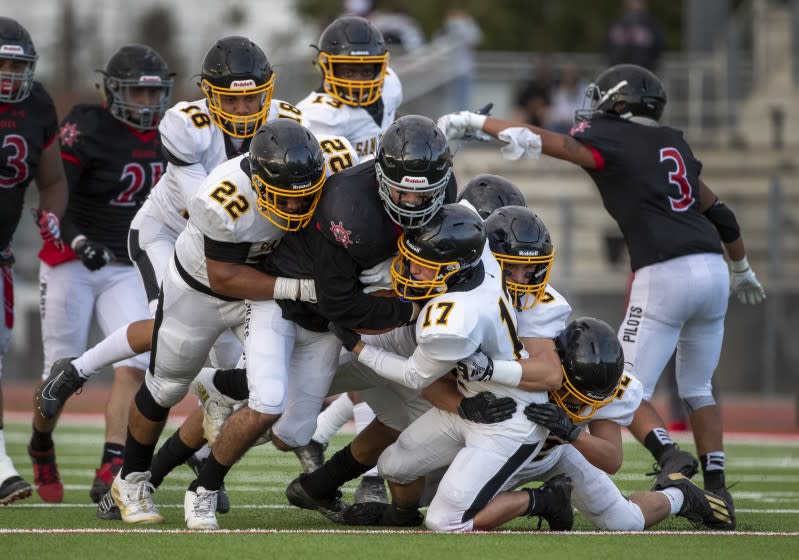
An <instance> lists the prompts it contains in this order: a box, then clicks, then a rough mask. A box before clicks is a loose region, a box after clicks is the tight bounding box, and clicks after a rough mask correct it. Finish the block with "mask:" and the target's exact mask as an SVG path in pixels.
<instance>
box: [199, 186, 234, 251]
mask: <svg viewBox="0 0 799 560" xmlns="http://www.w3.org/2000/svg"><path fill="white" fill-rule="evenodd" d="M213 187H214V185H212V184H209V183H208V182H207V181H206V182H205V183H203V185H202V188H201V189H200V190H199V192H197V193H196V194H195V195H194V196H193V197H192V198H191V199H190V200H189V220H191V223H192V224H194V227H196V228H197V229H198V230H199V231H200V232H201V233H202V234H203V235H204V236H205V237H207V238H210V239H213V240H214V241H216V242H221V243H237V242H238V241H239V240H238V239H237V238H236V229H235V222H234V221H233V220H232V219H230V217H229V216H228V215H227V213H226V212H225V210H224V207H223V206H222V205H221V204H219V203H218V202H217V201H216V200H214V199H213V198H212V197H211V190H212V188H213Z"/></svg>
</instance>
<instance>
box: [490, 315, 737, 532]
mask: <svg viewBox="0 0 799 560" xmlns="http://www.w3.org/2000/svg"><path fill="white" fill-rule="evenodd" d="M555 343H556V345H557V348H558V353H559V355H560V358H561V361H562V363H563V375H564V380H563V387H562V388H561V389H560V390H558V391H553V392H551V393H550V402H548V403H545V404H531V405H528V406H527V407H526V408H525V414H526V416H527V418H528V419H530V420H531V421H532V422H535V423H537V424H540V425H541V426H544V427H545V428H548V429H549V430H550V433H549V437H548V438H547V441H546V444H545V445H544V448H543V449H542V450H541V452H540V453H539V454H538V455H537V456H536V457H535V458H533V460H531V461H530V462H529V463H527V465H526V466H525V467H524V468H522V469H521V470H519V471H518V472H517V473H516V474H515V475H514V477H513V479H512V480H511V481H510V482H509V483H508V484H507V486H506V488H507V489H510V488H514V487H517V486H521V485H522V484H525V483H528V482H532V481H545V484H544V485H543V486H542V487H541V488H538V489H535V490H533V489H529V488H524V489H522V490H520V491H505V492H502V493H500V494H498V495H497V496H496V497H495V498H494V500H492V501H491V503H489V505H488V507H487V508H486V509H485V510H484V511H483V512H482V514H481V515H482V516H483V517H482V519H481V522H482V524H481V527H480V528H482V529H492V528H494V527H497V526H499V525H501V524H502V523H504V522H506V521H508V520H510V519H512V518H514V517H518V516H521V515H540V516H542V517H544V518H545V519H547V521H548V523H549V526H550V529H552V530H568V529H570V528H571V525H572V523H573V520H574V518H573V512H572V508H571V504H570V503H569V497H571V502H572V503H573V504H574V506H575V507H576V508H577V510H578V511H579V512H580V513H582V514H583V515H584V516H585V517H586V518H587V519H588V520H589V521H590V522H591V523H593V524H594V525H595V526H596V527H598V528H600V529H607V530H614V531H641V530H643V529H644V528H646V527H651V526H652V525H654V524H655V523H658V522H659V521H661V520H663V519H666V518H667V517H669V516H670V515H672V514H675V515H679V516H682V517H685V518H686V519H688V520H689V521H691V522H692V523H693V524H695V525H696V526H698V527H703V528H707V529H714V530H729V529H733V528H735V517H734V514H733V512H732V509H731V508H730V507H729V506H728V504H726V503H725V502H724V500H723V499H722V498H721V497H720V496H716V495H715V494H712V493H711V492H708V491H706V490H702V489H701V488H699V487H698V486H696V485H695V484H694V483H693V482H691V481H690V480H689V479H687V478H686V477H685V476H684V475H682V474H681V473H672V474H666V473H663V475H662V476H659V477H658V480H657V483H656V485H655V488H654V490H653V491H643V492H636V493H634V494H632V495H631V496H630V498H629V499H628V498H625V497H624V496H623V495H622V494H621V492H620V491H619V489H618V488H617V487H616V486H615V484H614V483H613V481H612V480H611V478H610V476H609V474H614V473H615V472H617V471H618V469H619V468H620V467H621V464H622V442H621V426H628V425H629V424H630V422H632V419H633V415H634V414H635V411H636V409H637V408H638V406H639V404H640V402H641V397H642V394H643V387H642V385H641V382H640V381H638V380H637V379H636V378H635V377H633V376H632V375H631V374H629V373H625V372H624V371H623V369H624V357H623V352H622V349H621V344H620V343H619V341H618V339H617V337H616V333H615V331H614V330H613V329H612V328H611V327H610V326H609V325H607V324H606V323H604V322H603V321H600V320H599V319H595V318H592V317H582V318H578V319H576V320H574V321H572V322H571V323H570V324H569V325H568V326H567V327H566V329H564V330H563V331H562V332H561V333H559V334H558V336H557V337H556V338H555ZM558 494H560V496H558ZM564 498H565V499H564ZM547 502H549V504H547ZM553 502H554V503H556V504H558V507H557V508H555V509H552V508H551V504H552V503H553ZM548 505H549V506H550V507H549V509H547V506H548Z"/></svg>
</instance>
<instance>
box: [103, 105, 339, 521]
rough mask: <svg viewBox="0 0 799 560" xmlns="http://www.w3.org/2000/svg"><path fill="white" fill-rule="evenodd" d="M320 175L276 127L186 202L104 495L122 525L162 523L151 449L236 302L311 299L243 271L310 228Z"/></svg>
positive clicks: (290, 132) (316, 154)
mask: <svg viewBox="0 0 799 560" xmlns="http://www.w3.org/2000/svg"><path fill="white" fill-rule="evenodd" d="M325 168H326V166H325V162H324V156H323V155H322V151H321V149H320V147H319V141H318V140H317V139H316V138H315V137H314V136H313V135H312V134H311V133H310V132H309V131H307V130H306V129H305V128H303V127H302V126H301V125H300V124H299V123H297V122H296V121H293V120H289V119H276V120H274V121H270V122H269V123H267V124H266V125H264V126H263V127H262V128H260V129H259V130H258V133H257V134H256V136H255V138H254V139H253V142H252V145H251V149H250V152H249V154H246V155H242V156H239V157H238V158H235V159H233V160H230V161H228V162H225V163H223V164H222V165H220V166H219V167H218V168H217V169H215V170H214V171H213V172H212V173H211V174H210V175H209V176H208V177H207V178H206V180H205V182H204V183H203V184H202V186H201V187H200V189H199V191H198V192H197V194H196V195H195V196H194V197H193V198H192V199H191V201H190V205H189V212H190V215H191V218H190V219H189V222H188V224H187V226H186V229H185V230H184V231H183V232H182V233H181V235H180V236H179V237H178V241H177V243H176V245H175V252H174V257H173V259H172V260H171V261H170V262H169V264H168V268H167V271H166V273H165V275H164V281H163V285H162V289H161V293H160V295H159V303H158V309H157V311H156V327H155V332H154V334H153V339H154V341H153V351H152V352H151V356H152V358H151V362H150V368H148V371H147V374H146V377H145V383H144V385H143V386H142V388H141V389H140V391H139V393H138V394H137V395H136V398H135V399H134V403H133V405H132V406H131V412H130V420H129V424H128V439H127V442H126V448H125V455H124V464H123V466H122V470H121V471H120V473H119V475H118V476H117V478H116V479H115V480H114V483H113V485H112V488H111V494H112V497H113V499H114V501H115V502H116V504H117V506H118V507H119V510H120V513H121V517H122V520H123V521H125V522H127V523H159V522H161V521H163V518H162V517H161V515H160V514H159V513H158V510H157V508H156V507H155V505H154V504H153V502H152V499H151V497H150V493H151V491H152V485H151V484H150V482H149V478H150V474H149V472H148V469H149V467H150V461H151V459H152V455H153V450H154V448H155V443H156V442H157V440H158V436H159V435H160V433H161V431H162V430H163V426H164V423H165V421H166V418H167V415H168V413H169V409H170V408H171V407H172V406H174V404H176V403H177V402H179V401H180V400H181V399H182V398H183V397H184V396H185V395H186V393H187V391H188V387H189V384H190V383H191V381H192V379H193V378H194V376H195V375H196V374H197V372H198V371H199V369H200V368H201V367H202V365H203V363H204V362H205V359H206V358H207V356H208V353H209V351H210V349H211V346H212V345H213V343H214V342H215V341H216V339H217V337H218V336H219V335H220V334H221V333H222V332H224V331H225V330H227V329H240V328H242V327H243V324H244V320H245V304H244V301H243V300H244V299H249V300H256V301H257V300H264V299H272V298H275V297H278V298H279V297H285V298H288V299H301V300H303V301H312V300H314V299H315V294H314V288H313V281H300V280H293V279H288V278H281V277H277V278H276V277H274V276H270V275H267V274H265V273H264V272H261V271H260V270H257V269H255V268H253V267H252V266H250V263H253V262H256V261H257V260H258V259H260V257H262V256H263V255H265V254H267V253H269V252H270V251H272V250H273V249H274V247H275V246H276V245H277V244H278V243H279V241H280V239H281V238H282V237H283V235H284V234H285V233H286V232H287V231H297V230H298V229H300V228H302V227H304V226H305V225H306V224H307V223H308V220H309V219H310V217H311V215H312V214H313V210H314V208H315V206H316V204H317V202H318V200H319V197H320V196H321V192H322V187H323V185H324V181H325ZM215 502H216V500H215V499H214V505H215Z"/></svg>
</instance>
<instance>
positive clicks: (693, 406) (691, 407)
mask: <svg viewBox="0 0 799 560" xmlns="http://www.w3.org/2000/svg"><path fill="white" fill-rule="evenodd" d="M682 402H683V403H684V404H685V406H686V408H687V409H688V413H689V414H690V413H692V412H693V411H695V410H699V409H700V408H705V407H706V406H713V405H714V404H716V399H714V398H713V395H712V394H710V395H699V396H696V397H685V398H683V399H682Z"/></svg>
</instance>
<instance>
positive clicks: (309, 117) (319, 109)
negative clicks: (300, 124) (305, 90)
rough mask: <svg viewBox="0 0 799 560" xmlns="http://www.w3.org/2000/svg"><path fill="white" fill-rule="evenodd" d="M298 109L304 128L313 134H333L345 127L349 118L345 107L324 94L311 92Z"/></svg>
mask: <svg viewBox="0 0 799 560" xmlns="http://www.w3.org/2000/svg"><path fill="white" fill-rule="evenodd" d="M299 107H300V109H302V116H303V118H304V120H305V123H306V124H305V126H307V127H308V128H309V129H310V130H311V132H313V133H314V134H317V133H318V134H335V133H336V132H337V130H336V129H340V127H342V126H345V125H346V124H347V121H348V118H349V111H347V110H346V109H344V107H345V105H344V104H343V103H340V102H338V101H336V100H335V99H333V98H332V97H330V96H329V95H327V94H326V93H319V92H312V93H311V94H310V95H309V96H308V97H306V98H305V99H303V100H302V101H300V103H299Z"/></svg>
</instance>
